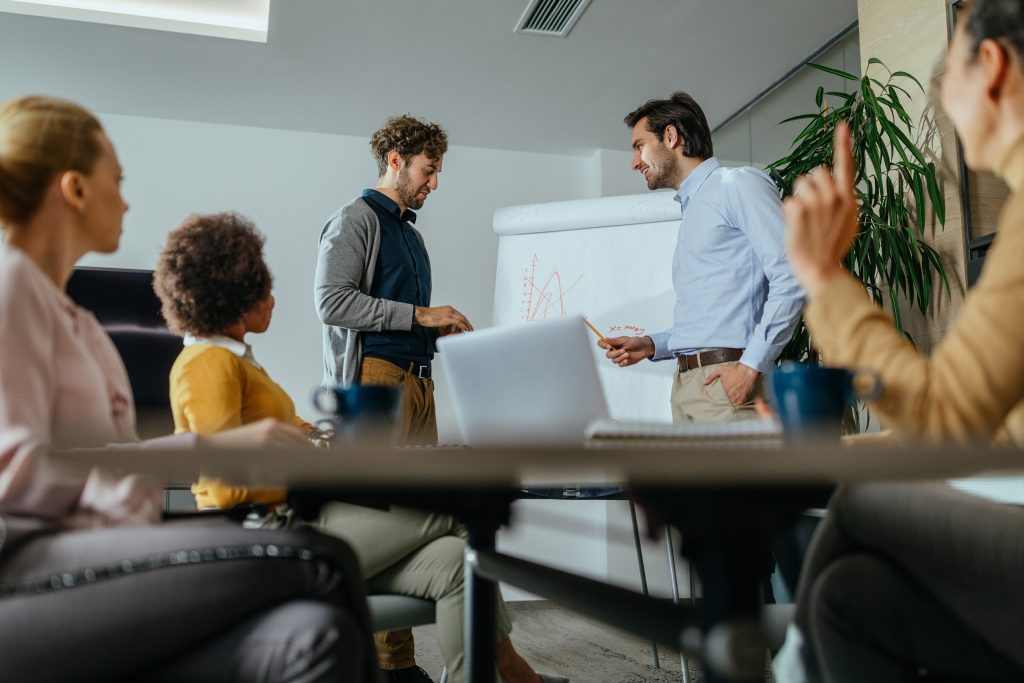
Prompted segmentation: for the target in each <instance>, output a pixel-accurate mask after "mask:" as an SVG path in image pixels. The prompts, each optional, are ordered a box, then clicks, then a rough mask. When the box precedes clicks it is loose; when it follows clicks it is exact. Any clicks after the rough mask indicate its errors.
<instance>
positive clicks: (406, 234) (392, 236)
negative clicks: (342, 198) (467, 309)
mask: <svg viewBox="0 0 1024 683" xmlns="http://www.w3.org/2000/svg"><path fill="white" fill-rule="evenodd" d="M370 149H371V152H372V154H373V158H374V159H375V160H376V162H377V172H378V180H377V186H376V188H374V189H367V190H364V191H363V193H362V195H361V196H360V197H357V198H356V199H354V200H353V201H352V202H350V203H349V204H347V205H345V206H344V207H342V208H341V209H339V210H338V211H336V212H335V213H334V214H333V215H332V216H331V217H330V218H329V219H328V220H327V224H326V225H325V226H324V228H323V230H322V232H321V233H320V250H319V256H318V259H317V268H316V284H315V286H314V293H315V297H316V308H317V313H318V314H319V316H320V321H321V322H322V323H323V325H324V383H325V384H341V385H348V384H352V383H354V382H358V383H361V384H386V385H390V386H400V387H402V392H403V405H404V407H403V412H402V415H401V416H400V417H399V424H398V427H397V433H398V438H399V439H400V440H401V441H403V442H405V443H412V444H434V443H436V441H437V420H436V416H435V413H434V384H433V381H432V380H431V376H430V375H431V371H430V362H431V359H432V358H433V356H434V342H435V341H436V339H437V337H438V336H440V335H444V334H451V333H454V332H464V331H468V330H471V329H473V326H472V325H470V323H469V320H467V319H466V316H464V315H462V313H460V312H459V311H457V310H455V309H454V308H452V307H451V306H436V307H431V305H430V290H431V277H430V259H429V257H428V256H427V249H426V246H425V245H424V243H423V238H422V236H421V235H420V233H419V232H418V231H417V230H416V228H415V227H413V224H414V223H415V222H416V214H415V213H414V211H416V210H419V209H420V208H422V207H423V204H424V202H425V201H426V200H427V197H428V196H429V195H430V193H431V192H433V191H434V190H436V189H437V177H438V175H439V174H440V173H441V166H442V163H443V161H444V154H445V152H447V151H448V135H447V134H446V133H445V131H444V129H442V128H441V127H440V126H438V125H437V124H436V123H425V122H423V121H421V120H419V119H416V118H414V117H412V116H409V115H407V114H406V115H403V116H395V117H392V118H390V119H388V120H387V122H386V123H385V124H384V127H383V128H381V129H380V130H378V131H377V132H376V133H374V134H373V137H372V138H371V139H370Z"/></svg>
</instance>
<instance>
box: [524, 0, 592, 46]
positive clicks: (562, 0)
mask: <svg viewBox="0 0 1024 683" xmlns="http://www.w3.org/2000/svg"><path fill="white" fill-rule="evenodd" d="M589 4H590V0H530V4H529V5H527V7H526V11H525V12H523V16H521V17H519V22H518V23H516V28H515V32H516V33H537V34H540V35H542V36H558V37H560V38H565V37H566V36H567V35H569V31H571V30H572V27H573V26H575V25H576V22H577V21H579V19H580V15H582V14H583V10H585V9H587V5H589Z"/></svg>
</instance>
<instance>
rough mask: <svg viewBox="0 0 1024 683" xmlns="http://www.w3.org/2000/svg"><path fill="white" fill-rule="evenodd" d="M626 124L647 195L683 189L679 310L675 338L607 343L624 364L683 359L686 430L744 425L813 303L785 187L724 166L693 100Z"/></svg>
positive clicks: (676, 390)
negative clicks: (782, 195) (783, 197)
mask: <svg viewBox="0 0 1024 683" xmlns="http://www.w3.org/2000/svg"><path fill="white" fill-rule="evenodd" d="M625 123H626V125H627V126H629V127H630V128H631V129H632V146H633V169H634V170H637V171H639V172H641V173H642V174H643V176H644V178H645V179H646V180H647V187H648V188H649V189H651V190H659V189H666V188H672V189H677V190H678V192H677V193H676V196H675V198H676V201H678V202H679V206H680V210H681V212H682V222H681V223H680V225H679V239H678V241H677V243H676V250H675V256H674V258H673V263H672V279H673V283H674V287H675V291H676V304H675V310H674V315H673V321H674V322H673V325H672V328H671V329H668V330H665V331H663V332H658V333H656V334H652V335H650V336H646V337H614V338H611V339H609V340H608V342H609V343H608V344H604V343H602V344H601V346H602V347H603V348H605V349H607V350H608V354H607V355H608V357H609V358H610V359H611V360H612V361H613V362H614V363H616V364H618V365H620V366H622V367H625V366H628V365H633V364H634V363H638V362H640V361H641V360H644V359H649V360H654V361H659V360H667V359H675V360H676V362H677V364H678V367H679V372H677V373H676V376H675V380H674V383H673V387H672V398H671V402H672V416H673V419H674V420H675V421H677V422H681V421H716V420H729V419H735V418H737V417H745V416H747V415H749V414H750V413H752V412H753V402H754V398H755V396H756V395H757V394H758V393H759V391H760V380H761V375H762V374H763V373H765V372H767V371H768V370H769V369H771V367H772V366H773V365H774V364H775V361H776V359H777V358H778V357H779V354H780V353H781V352H782V349H783V347H784V346H785V345H786V343H787V342H788V341H789V339H790V337H791V335H792V334H793V328H794V327H795V326H796V324H797V321H798V320H799V317H800V311H801V310H802V308H803V304H804V294H803V291H802V289H801V288H800V285H799V283H798V282H797V280H796V278H795V277H794V276H793V272H792V269H791V268H790V266H789V263H788V261H787V259H786V249H785V238H784V230H785V221H784V220H783V218H782V204H781V202H780V200H779V193H778V190H777V189H776V187H775V185H774V184H773V183H772V181H771V180H770V179H769V178H768V176H767V175H765V174H764V173H762V172H761V171H759V170H757V169H754V168H725V167H723V166H722V165H721V164H719V163H718V160H717V159H715V157H714V156H713V148H712V142H711V131H710V129H709V127H708V124H707V119H706V118H705V116H704V112H703V111H702V110H701V108H700V106H699V105H698V104H697V103H696V102H695V101H694V100H693V98H692V97H690V96H689V95H687V94H686V93H682V92H677V93H675V94H674V95H672V97H671V99H668V100H650V101H649V102H647V103H646V104H644V105H643V106H641V107H639V108H638V109H636V110H635V111H633V112H631V113H630V114H628V115H627V116H626V118H625Z"/></svg>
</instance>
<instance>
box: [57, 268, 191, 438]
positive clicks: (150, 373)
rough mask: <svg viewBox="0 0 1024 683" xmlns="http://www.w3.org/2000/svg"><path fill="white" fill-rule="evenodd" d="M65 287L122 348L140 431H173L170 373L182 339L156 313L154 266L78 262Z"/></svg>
mask: <svg viewBox="0 0 1024 683" xmlns="http://www.w3.org/2000/svg"><path fill="white" fill-rule="evenodd" d="M67 293H68V296H70V297H71V299H72V300H73V301H74V302H75V303H77V304H78V305H79V306H82V307H83V308H86V309H88V310H90V311H92V313H93V314H94V315H95V316H96V319H97V320H98V321H99V322H100V324H101V325H102V326H103V328H104V329H105V330H106V331H107V334H109V335H110V338H111V339H112V340H113V341H114V346H116V347H117V351H118V353H120V354H121V359H122V360H123V361H124V364H125V367H126V368H127V370H128V379H129V380H130V381H131V385H132V393H133V394H134V396H135V411H136V414H137V419H138V431H139V436H141V437H142V438H148V437H152V436H161V435H164V434H170V433H171V432H173V431H174V420H173V418H172V417H171V399H170V389H169V376H170V372H171V366H172V365H173V364H174V360H175V359H176V358H177V357H178V354H179V353H180V352H181V349H182V344H181V339H180V338H179V337H178V336H177V335H174V334H171V332H170V330H168V329H167V325H166V324H165V323H164V319H163V316H162V315H160V300H159V299H157V297H156V294H155V293H154V292H153V271H151V270H128V269H122V268H76V269H75V271H74V273H72V275H71V279H70V280H68V286H67Z"/></svg>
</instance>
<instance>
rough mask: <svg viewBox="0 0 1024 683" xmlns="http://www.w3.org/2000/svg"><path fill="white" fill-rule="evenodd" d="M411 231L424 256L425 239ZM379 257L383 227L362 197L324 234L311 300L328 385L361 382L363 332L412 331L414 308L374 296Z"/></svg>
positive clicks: (329, 221) (342, 211) (337, 215)
mask: <svg viewBox="0 0 1024 683" xmlns="http://www.w3.org/2000/svg"><path fill="white" fill-rule="evenodd" d="M409 227H410V228H412V226H411V225H410V226H409ZM412 231H413V233H414V234H415V235H416V239H418V240H419V241H420V244H421V245H423V253H424V254H426V252H427V247H426V245H425V244H424V243H423V236H422V235H420V233H419V231H417V230H416V229H415V228H412ZM379 252H380V222H379V221H378V220H377V214H376V213H374V211H373V209H372V208H370V206H369V205H368V204H367V203H366V200H364V199H363V198H362V197H359V198H357V199H355V200H353V201H352V202H351V203H349V204H347V205H346V206H343V207H342V208H340V209H338V210H337V211H335V212H334V214H333V215H332V216H331V217H330V218H328V219H327V224H326V225H325V226H324V228H323V230H322V231H321V232H320V249H319V253H318V255H317V260H316V280H315V281H314V284H313V296H314V299H315V302H316V313H317V316H319V318H320V322H322V323H323V326H324V379H323V383H324V385H325V386H333V385H342V386H348V385H350V384H352V383H353V382H355V381H356V380H357V379H358V378H359V368H360V366H361V365H362V360H363V354H362V341H361V339H360V335H359V333H360V332H384V331H388V330H411V329H412V323H413V313H414V311H415V306H413V305H412V304H406V303H401V302H399V301H390V300H388V299H375V298H373V297H372V296H370V287H372V286H373V272H374V269H375V268H376V266H377V254H378V253H379ZM427 263H428V265H429V263H430V258H429V256H428V257H427Z"/></svg>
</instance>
